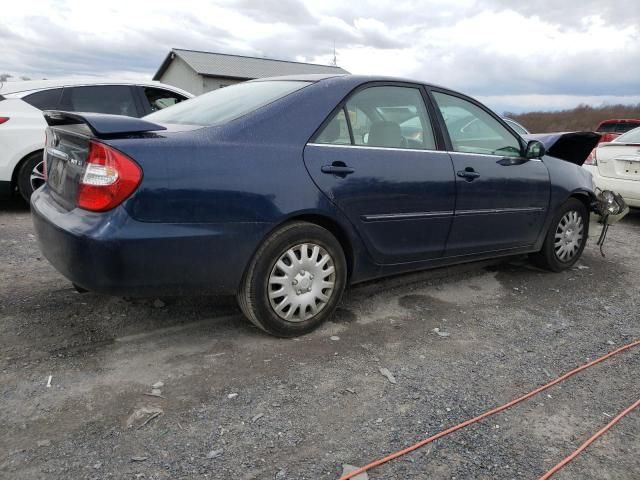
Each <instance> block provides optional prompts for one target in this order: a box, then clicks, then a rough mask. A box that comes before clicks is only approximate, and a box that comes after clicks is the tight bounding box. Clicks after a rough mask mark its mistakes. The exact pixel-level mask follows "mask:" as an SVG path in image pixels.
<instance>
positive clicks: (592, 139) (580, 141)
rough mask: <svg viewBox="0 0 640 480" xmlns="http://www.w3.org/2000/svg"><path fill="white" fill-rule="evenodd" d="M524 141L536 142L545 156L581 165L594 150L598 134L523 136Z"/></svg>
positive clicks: (573, 133)
mask: <svg viewBox="0 0 640 480" xmlns="http://www.w3.org/2000/svg"><path fill="white" fill-rule="evenodd" d="M523 137H524V138H525V139H526V140H538V141H539V142H541V143H542V144H543V145H544V147H545V149H546V150H547V155H550V156H552V157H556V158H560V159H562V160H566V161H567V162H571V163H575V164H576V165H582V164H583V163H584V162H585V160H586V159H587V157H588V156H589V153H591V151H592V150H593V149H594V148H596V146H597V145H598V141H599V140H600V134H598V133H594V132H562V133H536V134H529V135H523Z"/></svg>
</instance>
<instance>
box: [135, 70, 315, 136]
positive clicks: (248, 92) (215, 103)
mask: <svg viewBox="0 0 640 480" xmlns="http://www.w3.org/2000/svg"><path fill="white" fill-rule="evenodd" d="M307 85H309V82H296V81H288V80H273V81H265V82H246V83H239V84H236V85H232V86H229V87H225V88H220V89H218V90H214V91H213V92H209V93H205V94H204V95H201V96H199V97H196V98H192V99H191V100H186V101H184V102H181V103H179V104H178V105H175V106H173V107H169V108H166V109H164V110H160V111H158V112H154V113H152V114H150V115H147V116H146V117H145V119H147V120H152V121H154V122H161V123H177V124H183V125H201V126H212V125H220V124H223V123H225V122H228V121H230V120H233V119H235V118H238V117H240V116H242V115H245V114H247V113H249V112H252V111H254V110H256V109H258V108H260V107H262V106H264V105H267V104H269V103H271V102H273V101H275V100H277V99H279V98H282V97H284V96H286V95H289V94H290V93H293V92H295V91H296V90H300V89H301V88H304V87H306V86H307Z"/></svg>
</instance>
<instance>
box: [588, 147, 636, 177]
mask: <svg viewBox="0 0 640 480" xmlns="http://www.w3.org/2000/svg"><path fill="white" fill-rule="evenodd" d="M596 162H597V168H598V172H599V173H600V175H602V176H603V177H609V178H619V179H621V180H640V144H638V143H635V144H633V143H631V144H624V143H616V142H612V143H606V144H601V145H600V146H599V147H598V149H597V150H596Z"/></svg>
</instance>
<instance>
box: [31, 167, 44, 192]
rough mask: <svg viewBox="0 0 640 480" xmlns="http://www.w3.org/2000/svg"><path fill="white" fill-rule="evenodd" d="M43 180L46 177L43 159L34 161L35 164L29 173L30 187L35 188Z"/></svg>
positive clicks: (41, 183) (38, 186) (40, 184)
mask: <svg viewBox="0 0 640 480" xmlns="http://www.w3.org/2000/svg"><path fill="white" fill-rule="evenodd" d="M45 181H46V178H45V176H44V161H41V162H38V163H36V166H35V167H33V170H31V175H30V176H29V182H30V183H31V189H32V190H34V191H35V190H37V189H38V188H40V187H41V186H42V185H43V184H44V182H45Z"/></svg>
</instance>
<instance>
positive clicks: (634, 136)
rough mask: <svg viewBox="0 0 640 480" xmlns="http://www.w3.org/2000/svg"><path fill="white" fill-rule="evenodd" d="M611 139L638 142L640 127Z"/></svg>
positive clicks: (618, 141) (619, 141) (639, 140)
mask: <svg viewBox="0 0 640 480" xmlns="http://www.w3.org/2000/svg"><path fill="white" fill-rule="evenodd" d="M613 141H614V142H616V143H640V128H634V129H633V130H631V131H630V132H627V133H624V134H622V135H620V136H619V137H618V138H616V139H615V140H613Z"/></svg>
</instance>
